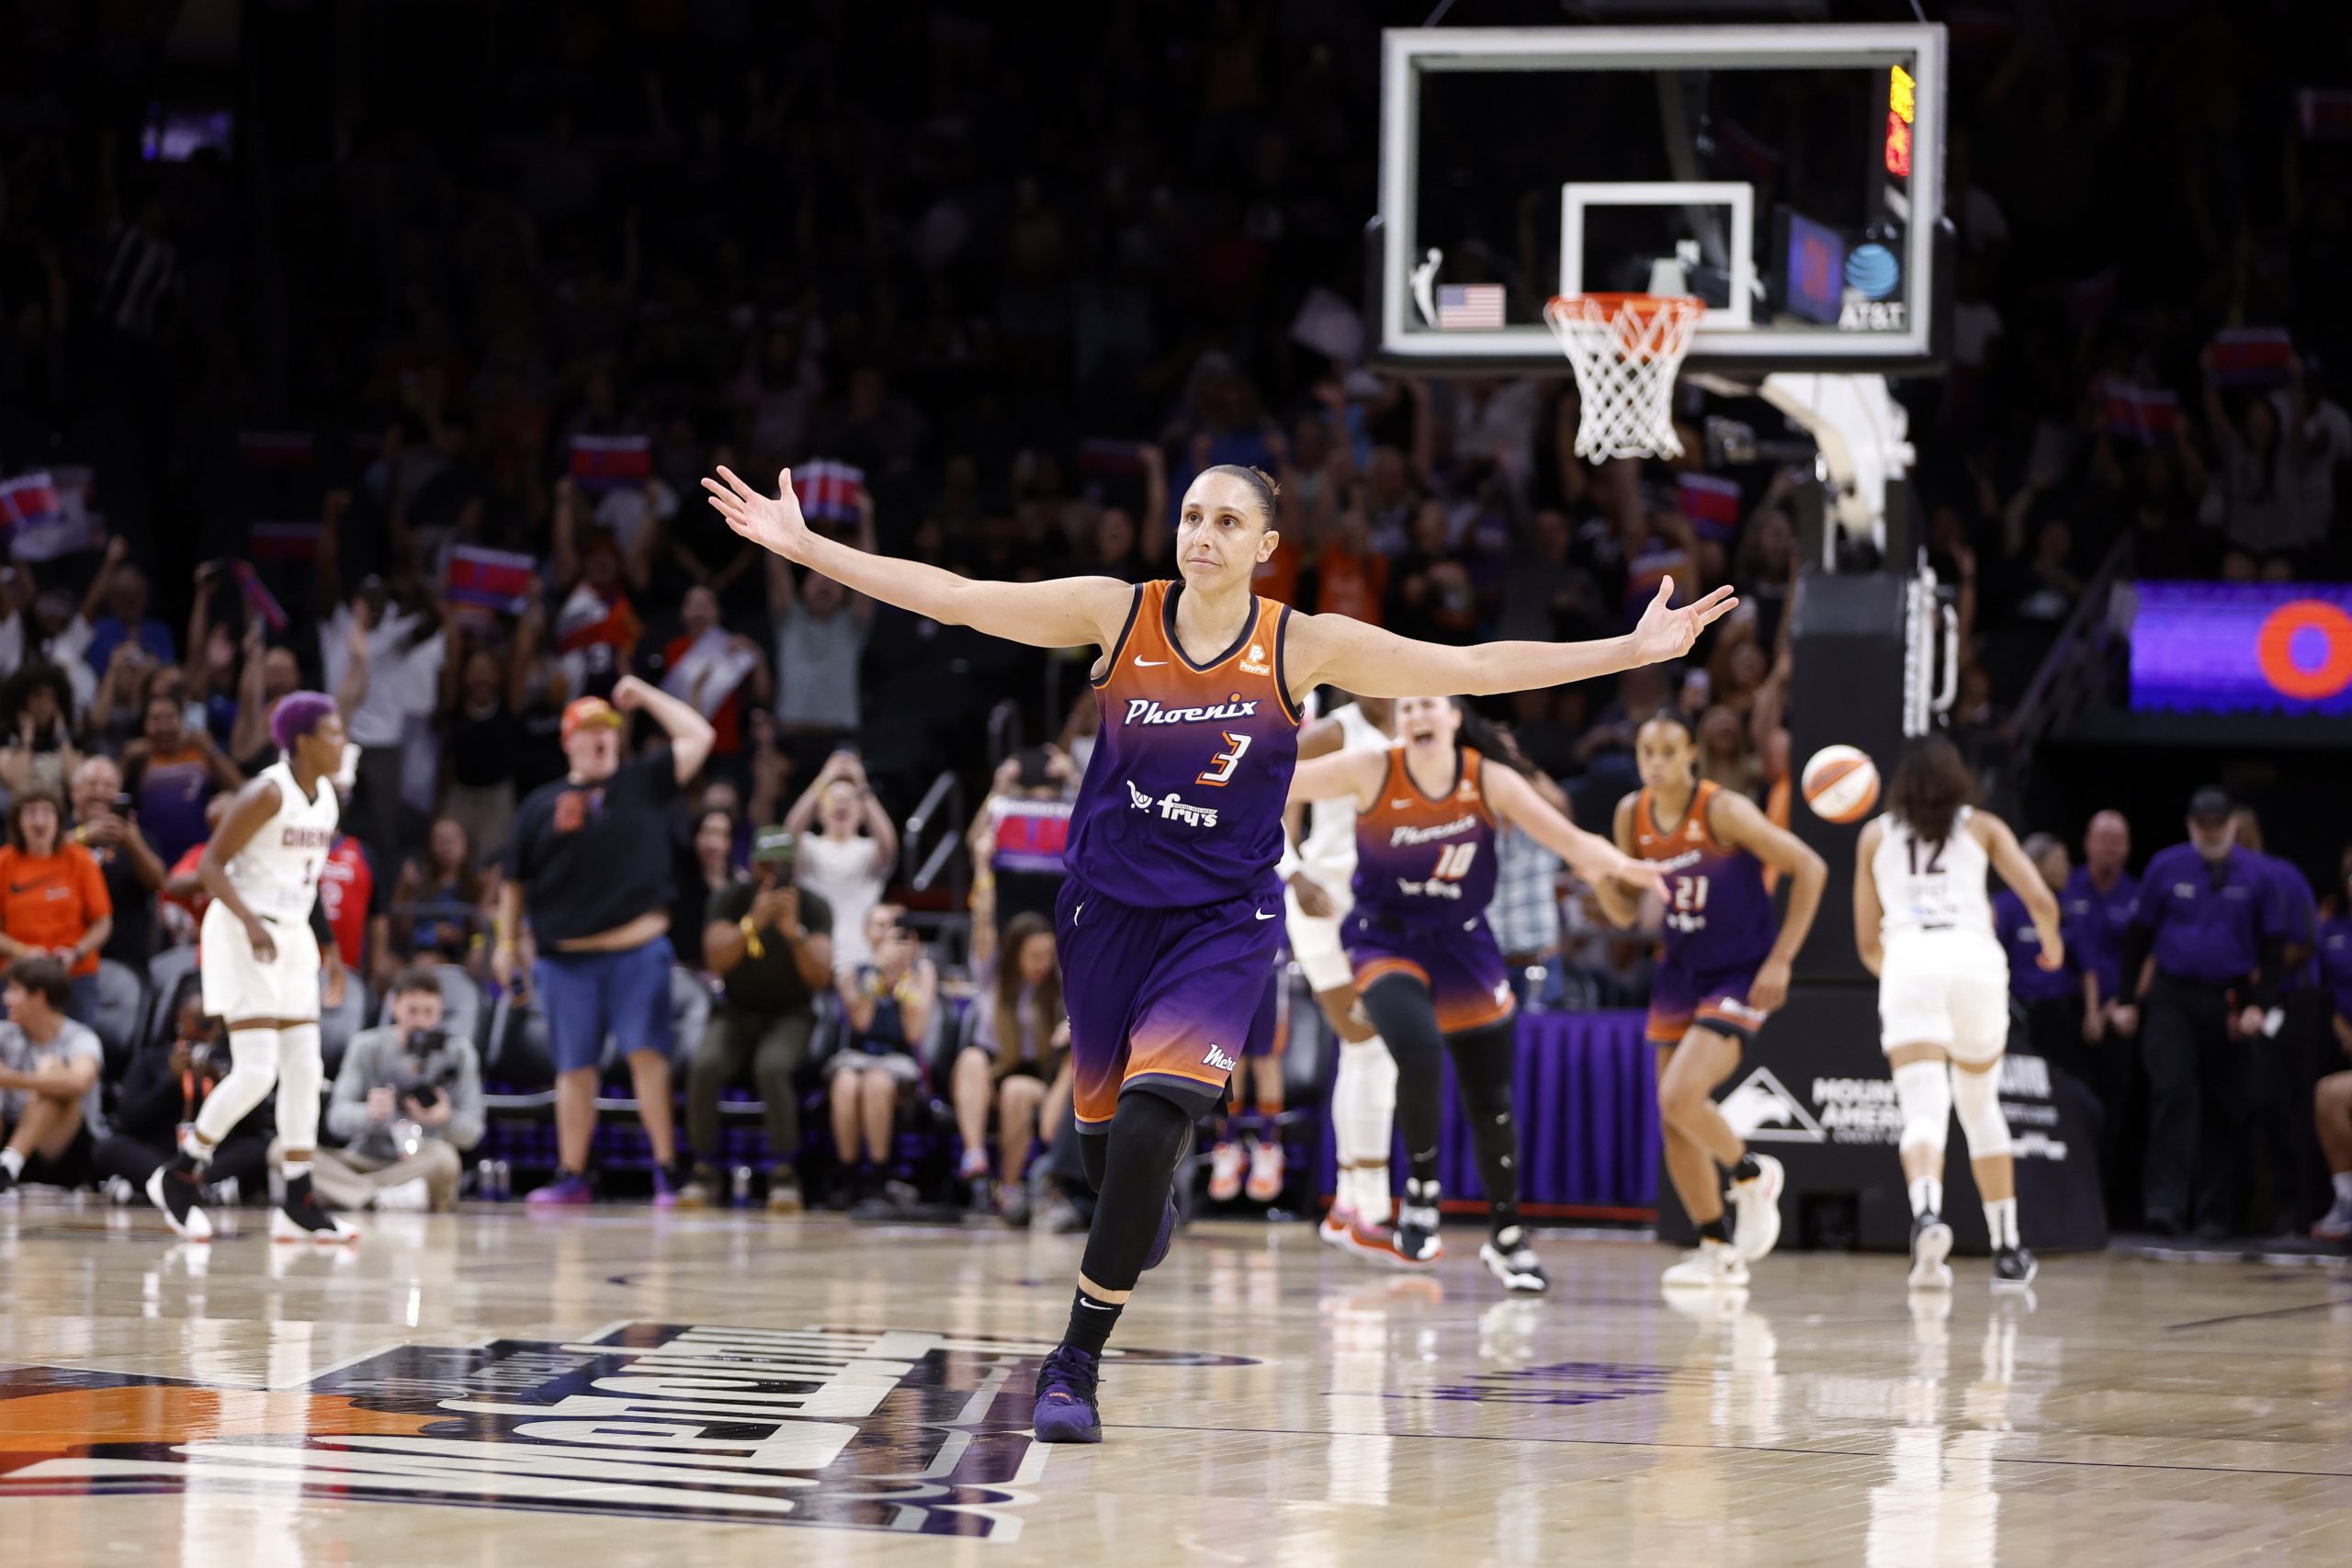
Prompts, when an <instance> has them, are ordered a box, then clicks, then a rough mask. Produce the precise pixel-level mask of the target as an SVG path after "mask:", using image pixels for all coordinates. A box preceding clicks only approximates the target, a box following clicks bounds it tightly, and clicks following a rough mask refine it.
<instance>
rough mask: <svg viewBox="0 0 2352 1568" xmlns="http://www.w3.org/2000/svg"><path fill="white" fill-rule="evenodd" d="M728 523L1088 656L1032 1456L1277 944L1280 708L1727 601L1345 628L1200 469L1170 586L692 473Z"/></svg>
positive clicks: (1251, 500) (1624, 642)
mask: <svg viewBox="0 0 2352 1568" xmlns="http://www.w3.org/2000/svg"><path fill="white" fill-rule="evenodd" d="M703 483H704V487H705V488H706V489H707V491H709V492H710V499H711V504H712V505H713V506H714V507H716V508H717V509H718V512H719V513H720V515H721V516H723V517H725V518H726V520H727V523H728V525H729V527H731V528H733V529H734V530H735V532H736V533H738V534H739V535H741V536H743V537H745V538H747V539H750V540H752V542H753V543H755V544H758V545H760V546H762V547H765V548H767V549H769V550H772V551H774V552H775V553H776V554H778V555H781V556H783V557H785V558H787V559H789V560H792V561H794V562H797V563H798V564H800V565H802V566H806V567H808V568H809V569H810V570H814V571H819V572H822V573H824V574H825V575H826V576H828V577H831V578H832V579H834V580H835V581H839V582H841V583H842V585H843V586H845V587H847V588H849V589H851V590H853V591H854V592H859V593H864V594H865V595H867V596H868V597H870V598H875V599H879V600H882V601H884V602H885V603H887V604H897V605H899V606H900V607H901V608H903V609H907V610H910V611H912V612H913V613H915V614H916V615H926V616H929V617H930V618H932V619H933V620H936V621H940V622H944V623H946V624H948V625H954V626H973V627H976V628H977V629H978V630H980V631H982V632H986V633H989V634H990V635H993V636H997V637H1008V638H1011V639H1012V640H1013V641H1016V642H1023V643H1028V644H1031V645H1033V646H1035V647H1040V648H1069V647H1074V646H1080V645H1091V646H1093V647H1097V648H1100V649H1102V650H1103V652H1102V655H1101V657H1100V658H1099V659H1098V660H1096V662H1095V664H1094V667H1093V672H1092V679H1093V682H1094V686H1095V691H1096V694H1097V695H1098V697H1099V699H1100V701H1101V704H1102V712H1103V729H1102V734H1101V736H1100V738H1099V739H1097V740H1096V742H1095V746H1094V754H1093V756H1092V758H1091V760H1090V761H1089V762H1088V764H1087V770H1086V777H1085V779H1084V781H1083V782H1082V783H1081V784H1080V787H1079V795H1078V801H1077V804H1076V806H1075V807H1074V808H1073V810H1072V813H1071V818H1070V837H1069V851H1068V854H1067V856H1066V859H1067V863H1068V865H1069V879H1068V881H1067V882H1066V883H1065V884H1064V886H1063V888H1062V891H1061V895H1060V897H1059V899H1058V901H1057V908H1056V911H1055V934H1056V936H1057V941H1058V945H1059V949H1060V957H1061V964H1062V973H1063V976H1064V981H1065V983H1064V986H1063V994H1064V996H1065V998H1067V1000H1068V1006H1069V1024H1070V1053H1071V1060H1072V1063H1073V1068H1074V1084H1073V1089H1074V1093H1073V1102H1074V1110H1075V1112H1076V1115H1077V1118H1078V1122H1079V1126H1080V1134H1081V1139H1080V1146H1081V1148H1082V1150H1083V1152H1084V1158H1085V1161H1086V1172H1087V1179H1088V1180H1089V1181H1090V1182H1091V1184H1092V1185H1093V1186H1094V1188H1095V1190H1097V1192H1098V1193H1099V1194H1100V1198H1099V1200H1098V1201H1097V1203H1096V1207H1095V1213H1094V1224H1093V1226H1092V1228H1091V1230H1090V1232H1089V1233H1088V1235H1087V1240H1086V1251H1085V1254H1084V1257H1083V1259H1082V1261H1081V1263H1080V1271H1079V1280H1078V1290H1077V1292H1076V1295H1075V1296H1074V1298H1073V1299H1072V1301H1071V1303H1070V1321H1069V1329H1068V1331H1067V1332H1066V1334H1065V1336H1064V1338H1063V1341H1062V1343H1061V1345H1060V1346H1058V1347H1057V1348H1056V1349H1055V1350H1054V1352H1053V1354H1051V1355H1050V1356H1048V1357H1047V1358H1046V1364H1045V1366H1044V1367H1043V1368H1042V1369H1041V1370H1040V1371H1039V1372H1038V1375H1037V1399H1036V1404H1035V1413H1034V1420H1035V1430H1036V1436H1037V1438H1038V1439H1039V1440H1040V1441H1044V1442H1100V1441H1101V1440H1102V1437H1103V1427H1102V1421H1101V1418H1100V1416H1099V1415H1098V1414H1097V1411H1096V1404H1095V1389H1096V1378H1097V1375H1098V1373H1099V1371H1100V1367H1101V1356H1102V1352H1103V1346H1104V1344H1105V1342H1106V1341H1107V1340H1108V1338H1109V1337H1110V1334H1111V1329H1112V1326H1113V1325H1114V1324H1115V1323H1116V1321H1117V1319H1118V1316H1119V1312H1120V1309H1121V1308H1122V1307H1124V1306H1125V1303H1126V1301H1127V1297H1128V1296H1129V1295H1130V1294H1131V1293H1132V1292H1134V1290H1135V1288H1136V1280H1138V1279H1139V1278H1140V1277H1141V1275H1142V1274H1143V1272H1144V1270H1145V1269H1148V1268H1150V1267H1152V1266H1153V1265H1154V1264H1156V1263H1158V1262H1159V1260H1160V1258H1163V1257H1164V1256H1166V1254H1167V1250H1168V1245H1169V1241H1170V1237H1171V1236H1172V1235H1173V1234H1174V1227H1175V1222H1176V1211H1175V1205H1174V1203H1173V1201H1171V1199H1170V1183H1171V1181H1172V1179H1173V1178H1174V1175H1175V1171H1176V1167H1177V1164H1178V1162H1179V1161H1180V1160H1182V1157H1183V1155H1184V1150H1185V1146H1186V1144H1187V1143H1188V1141H1189V1140H1190V1138H1191V1135H1192V1129H1193V1122H1196V1121H1197V1120H1198V1119H1199V1118H1200V1117H1201V1116H1202V1115H1203V1114H1204V1113H1205V1112H1206V1111H1209V1110H1210V1109H1211V1108H1213V1107H1214V1106H1215V1105H1216V1102H1217V1101H1218V1100H1220V1099H1221V1098H1223V1096H1224V1093H1225V1088H1226V1082H1227V1076H1228V1075H1229V1074H1230V1073H1231V1072H1232V1070H1233V1068H1234V1066H1235V1065H1236V1063H1237V1061H1238V1057H1239V1055H1240V1050H1241V1046H1242V1043H1243V1041H1244V1039H1245V1038H1246V1037H1247V1034H1248V1032H1249V1027H1250V1019H1251V1017H1252V1015H1253V1014H1254V1013H1255V1012H1256V1010H1257V1008H1258V1004H1259V1001H1260V999H1261V998H1262V997H1263V996H1264V994H1265V986H1266V981H1267V972H1268V969H1269V968H1270V966H1271V964H1272V959H1273V952H1274V944H1275V943H1276V942H1279V941H1280V940H1281V934H1282V928H1281V926H1280V924H1279V923H1278V922H1279V921H1280V920H1281V919H1282V917H1283V899H1282V886H1281V884H1280V882H1279V881H1278V880H1277V879H1276V878H1275V875H1274V866H1275V863H1276V862H1277V860H1278V859H1279V858H1280V857H1281V854H1282V847H1283V822H1282V817H1283V802H1284V801H1285V799H1287V797H1288V795H1289V792H1290V781H1291V772H1292V769H1293V766H1294V764H1295V761H1296V759H1297V753H1298V723H1299V707H1298V704H1299V700H1300V698H1301V697H1302V696H1304V695H1305V694H1306V693H1307V692H1310V691H1312V690H1314V689H1315V688H1316V687H1317V686H1318V685H1322V684H1325V683H1326V682H1329V683H1330V684H1334V685H1338V686H1341V687H1344V688H1346V689H1347V690H1349V691H1351V692H1362V693H1367V694H1373V695H1377V696H1397V697H1403V696H1412V695H1415V694H1444V693H1453V692H1460V691H1468V692H1478V693H1488V692H1506V691H1514V690H1517V689H1520V688H1521V687H1528V686H1555V685H1559V684H1561V683H1562V682H1568V681H1580V680H1588V679H1590V678H1591V677H1593V676H1596V675H1602V674H1608V673H1612V672H1614V671H1620V670H1626V669H1631V668H1633V667H1634V666H1635V665H1639V664H1646V663H1652V662H1655V661H1657V660H1665V659H1673V658H1678V657H1679V656H1680V655H1681V654H1682V653H1683V652H1685V651H1686V650H1688V649H1689V648H1690V647H1691V643H1692V642H1693V641H1694V640H1695V639H1696V638H1697V637H1698V636H1699V634H1700V632H1701V631H1702V630H1703V629H1704V628H1705V627H1706V626H1708V625H1709V624H1710V623H1711V622H1713V621H1714V620H1715V619H1716V618H1718V617H1719V616H1721V615H1724V614H1725V613H1726V612H1727V611H1728V610H1729V609H1730V608H1731V607H1732V605H1733V604H1734V603H1735V601H1734V600H1733V599H1732V597H1731V592H1730V590H1728V589H1717V590H1716V591H1715V592H1713V593H1711V594H1708V595H1706V596H1705V597H1703V598H1702V599H1700V600H1699V601H1698V602H1697V603H1695V604H1689V605H1685V606H1684V607H1683V608H1681V609H1679V610H1678V609H1674V608H1672V607H1671V604H1672V597H1673V592H1674V585H1673V583H1672V581H1670V580H1669V581H1666V582H1664V583H1662V584H1660V586H1659V589H1658V593H1657V598H1656V599H1655V600H1654V601H1653V602H1652V603H1651V604H1650V606H1649V608H1648V609H1647V610H1646V611H1645V613H1644V615H1643V616H1642V619H1641V622H1640V624H1639V625H1638V626H1635V627H1634V630H1633V631H1632V632H1630V633H1627V634H1626V635H1624V636H1623V637H1611V638H1608V639H1605V640H1602V641H1597V642H1588V643H1569V644H1553V643H1538V642H1508V643H1489V644H1486V645H1483V646H1477V647H1467V648H1450V647H1442V646H1439V645H1436V644H1430V643H1421V642H1415V641H1412V640H1410V639H1408V638H1405V637H1397V636H1396V635H1395V634H1394V633H1391V632H1387V631H1384V630H1382V629H1381V628H1379V627H1377V626H1369V625H1366V624H1365V623H1363V622H1361V621H1353V620H1350V619H1348V618H1347V617H1345V616H1342V615H1293V614H1292V612H1291V611H1290V610H1289V608H1288V607H1287V606H1284V605H1282V604H1272V603H1269V602H1267V601H1264V600H1261V599H1260V598H1258V597H1257V595H1256V594H1254V593H1253V592H1251V591H1250V583H1251V581H1252V578H1253V576H1254V574H1255V572H1256V570H1257V568H1258V565H1259V563H1261V562H1262V561H1264V560H1267V559H1268V558H1271V557H1272V555H1273V553H1274V550H1275V548H1276V547H1277V545H1278V544H1279V543H1280V540H1279V538H1278V536H1276V534H1275V533H1274V528H1273V522H1274V503H1275V496H1274V490H1273V485H1272V481H1271V480H1269V479H1267V478H1266V476H1265V475H1263V474H1261V473H1260V472H1258V471H1257V470H1256V469H1254V468H1238V467H1235V466H1232V465H1229V464H1220V465H1218V466H1216V467H1215V468H1206V469H1204V470H1203V471H1202V472H1201V474H1200V475H1199V476H1198V477H1196V478H1195V479H1193V482H1192V484H1191V486H1190V487H1189V488H1188V489H1187V490H1186V491H1185V493H1184V501H1183V504H1182V509H1181V511H1180V513H1179V518H1178V524H1177V530H1176V562H1177V570H1179V571H1180V572H1181V573H1182V576H1181V577H1180V578H1179V579H1177V580H1176V581H1156V582H1147V583H1143V584H1140V585H1134V584H1129V583H1125V582H1122V581H1118V580H1117V579H1115V578H1107V577H1077V578H1065V579H1062V580H1060V581H1054V582H983V581H972V580H969V579H966V578H962V577H958V576H956V574H955V573H953V572H950V571H944V570H940V569H938V568H936V567H933V566H927V565H924V564H922V563H921V562H917V561H910V560H897V559H892V558H888V557H885V556H879V555H869V554H866V553H865V552H864V551H862V550H858V549H854V548H853V547H849V546H847V545H844V544H842V543H840V542H838V541H836V540H833V539H829V538H826V537H825V536H821V535H820V534H818V533H816V532H814V531H813V530H811V529H810V528H809V525H808V523H807V521H806V520H805V519H804V518H803V517H802V515H801V512H800V505H799V502H798V501H797V499H796V498H795V497H794V495H793V493H792V482H791V475H790V474H789V473H788V472H787V473H786V474H784V475H783V476H781V484H780V489H779V493H778V494H777V495H775V496H764V495H762V494H761V493H760V492H759V491H755V490H753V489H752V487H751V486H750V485H749V484H746V483H745V482H744V481H743V480H741V479H739V478H737V477H736V476H735V475H734V474H733V473H731V472H729V470H727V469H725V468H721V469H719V470H718V476H717V477H716V478H714V479H705V480H704V481H703Z"/></svg>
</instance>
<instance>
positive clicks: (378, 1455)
mask: <svg viewBox="0 0 2352 1568" xmlns="http://www.w3.org/2000/svg"><path fill="white" fill-rule="evenodd" d="M1051 1349H1052V1347H1051V1346H1050V1345H1046V1344H1040V1343H1035V1342H1031V1341H1026V1340H998V1339H986V1338H979V1337H965V1336H951V1335H948V1334H942V1333H934V1332H930V1331H925V1330H919V1329H890V1330H883V1331H878V1332H877V1331H870V1330H865V1329H847V1328H825V1327H809V1328H802V1329H788V1330H777V1329H752V1328H727V1327H704V1326H682V1325H672V1324H660V1323H624V1324H621V1325H617V1326H616V1327H614V1328H611V1329H607V1330H605V1331H604V1332H603V1333H600V1334H598V1335H597V1336H596V1337H594V1338H593V1339H590V1340H588V1341H586V1342H584V1343H575V1344H559V1343H552V1342H548V1341H544V1340H516V1339H503V1340H493V1341H491V1342H489V1343H487V1344H483V1345H477V1346H469V1347H466V1348H445V1347H439V1346H430V1345H402V1346H399V1347H396V1348H392V1349H389V1350H385V1351H383V1352H381V1353H379V1354H378V1355H374V1356H370V1357H368V1358H367V1359H363V1360H361V1361H359V1362H357V1363H356V1364H354V1365H350V1366H345V1367H342V1368H340V1369H337V1370H335V1371H329V1372H327V1373H325V1374H323V1375H322V1376H320V1377H317V1378H315V1379H313V1380H311V1382H308V1383H306V1384H304V1385H302V1386H301V1387H299V1388H294V1389H283V1390H264V1389H258V1388H223V1387H217V1386H208V1385H202V1384H198V1383H195V1382H187V1381H184V1380H180V1379H173V1378H155V1377H140V1376H132V1375H128V1374H119V1373H112V1372H96V1371H85V1370H82V1369H68V1368H57V1367H17V1368H13V1369H10V1370H8V1371H0V1431H7V1432H9V1433H11V1434H12V1435H13V1436H12V1440H11V1441H10V1442H8V1443H7V1444H6V1445H5V1446H0V1499H7V1498H13V1497H40V1496H87V1495H94V1494H105V1495H122V1494H135V1493H145V1494H173V1493H184V1492H197V1491H202V1492H206V1493H211V1494H220V1493H231V1494H239V1495H246V1496H256V1495H258V1496H271V1497H280V1498H288V1497H290V1498H301V1497H304V1496H309V1495H316V1496H318V1497H321V1498H322V1499H331V1500H334V1501H336V1502H348V1501H365V1502H374V1503H421V1504H438V1505H443V1506H470V1507H492V1508H520V1509H530V1510H535V1511H538V1512H543V1513H562V1514H585V1515H602V1516H605V1517H618V1518H644V1519H661V1520H685V1519H695V1520H707V1521H710V1522H713V1523H727V1524H744V1525H800V1526H815V1527H818V1528H820V1529H858V1530H888V1531H890V1532H892V1533H894V1534H910V1533H911V1534H918V1535H933V1536H977V1537H981V1538H984V1539H989V1540H1015V1539H1017V1538H1018V1537H1019V1535H1020V1532H1021V1518H1020V1516H1019V1514H1018V1513H1017V1512H1014V1511H1013V1510H1015V1509H1018V1508H1019V1507H1020V1506H1022V1505H1023V1504H1026V1503H1028V1502H1030V1501H1031V1500H1032V1499H1033V1498H1034V1496H1035V1493H1034V1492H1033V1491H1032V1490H1030V1489H1031V1488H1033V1487H1035V1485H1036V1484H1037V1483H1038V1482H1039V1481H1040V1480H1042V1479H1043V1476H1044V1473H1045V1461H1046V1450H1043V1449H1041V1448H1039V1447H1037V1446H1036V1445H1035V1442H1034V1441H1033V1440H1032V1438H1030V1436H1029V1402H1028V1398H1027V1390H1028V1387H1029V1384H1030V1381H1031V1380H1032V1379H1033V1378H1034V1377H1035V1375H1036V1368H1037V1365H1038V1364H1039V1363H1040V1362H1041V1361H1043V1359H1045V1357H1046V1353H1047V1352H1048V1351H1049V1350H1051ZM1110 1354H1111V1355H1112V1356H1114V1357H1117V1358H1118V1359H1121V1360H1122V1361H1125V1362H1126V1363H1127V1364H1129V1365H1131V1366H1216V1367H1246V1366H1254V1365H1256V1364H1257V1363H1256V1362H1254V1361H1252V1360H1250V1359H1248V1358H1245V1357H1239V1356H1209V1355H1195V1354H1192V1353H1188V1352H1181V1351H1180V1352H1169V1351H1153V1350H1142V1351H1137V1350H1132V1349H1130V1350H1125V1351H1124V1352H1123V1351H1121V1350H1118V1349H1114V1350H1112V1351H1111V1352H1110ZM393 1528H394V1529H397V1528H398V1527H397V1526H395V1527H393Z"/></svg>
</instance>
